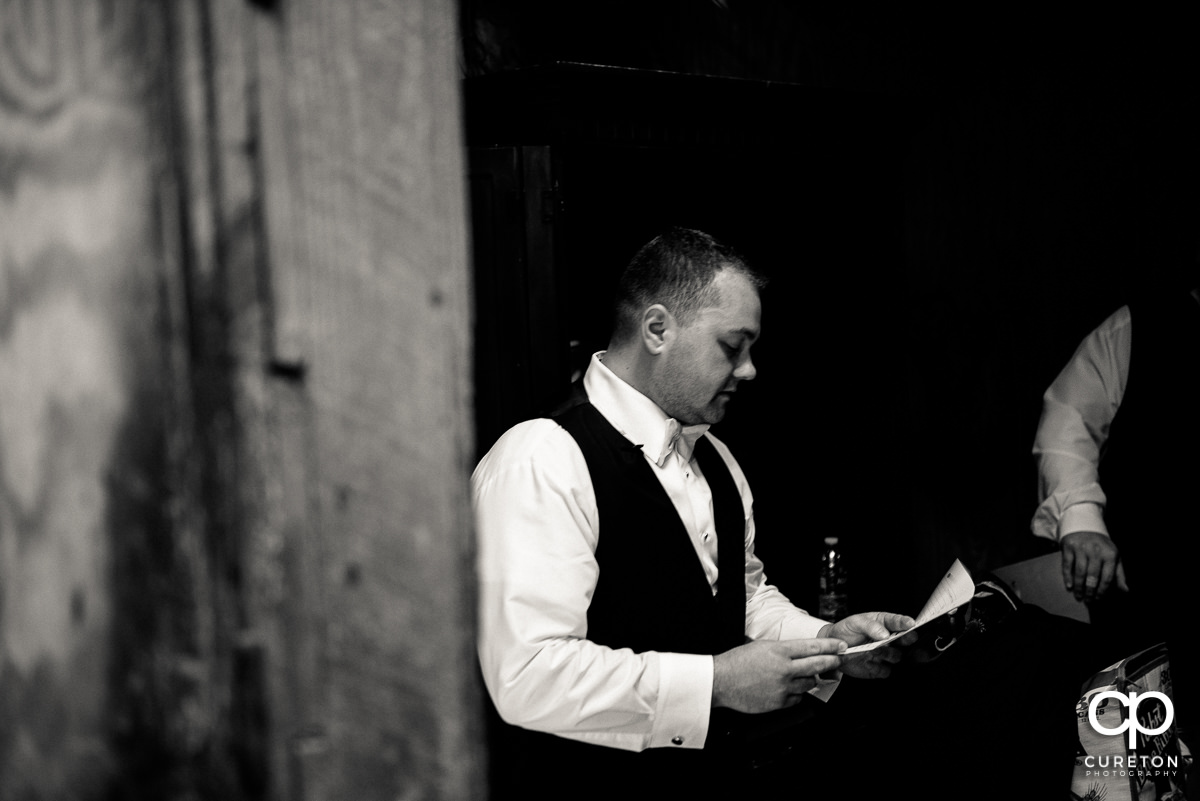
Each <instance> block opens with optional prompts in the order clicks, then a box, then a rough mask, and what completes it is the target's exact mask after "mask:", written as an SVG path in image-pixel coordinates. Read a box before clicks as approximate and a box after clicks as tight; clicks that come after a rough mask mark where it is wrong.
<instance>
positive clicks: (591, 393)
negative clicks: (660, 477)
mask: <svg viewBox="0 0 1200 801" xmlns="http://www.w3.org/2000/svg"><path fill="white" fill-rule="evenodd" d="M603 355H604V351H598V352H597V353H594V354H592V359H591V361H590V362H589V364H588V369H587V373H586V374H584V377H583V388H584V390H585V391H586V392H587V396H588V400H589V401H590V402H591V404H592V405H593V406H595V407H596V409H597V411H599V412H600V414H602V415H604V417H605V419H607V420H608V422H610V423H612V425H613V426H614V427H615V428H616V429H617V430H618V431H620V432H621V434H622V436H624V437H625V438H626V439H628V440H629V441H630V442H632V443H634V444H635V445H637V446H638V447H640V448H641V449H642V451H643V452H644V453H645V454H646V456H647V457H648V458H649V459H650V460H651V461H653V462H654V463H655V464H656V465H658V466H659V467H662V466H663V464H664V463H665V462H666V460H667V457H668V456H669V455H670V453H671V450H672V449H674V448H676V447H677V449H678V450H679V454H680V456H682V457H683V459H684V461H690V460H691V457H692V448H693V447H694V446H695V443H696V440H698V439H699V438H700V437H702V436H703V435H704V432H706V431H708V428H709V426H708V424H707V423H701V424H699V425H694V426H682V425H680V423H679V422H678V421H676V420H675V419H674V418H671V417H667V414H666V412H664V411H663V410H662V409H660V408H659V407H658V404H656V403H655V402H654V401H652V400H650V399H649V398H648V397H646V396H645V395H643V394H642V393H641V392H639V391H638V390H636V389H634V388H633V387H631V386H630V385H629V384H627V383H625V381H624V380H622V379H621V378H620V377H619V376H618V375H617V374H616V373H614V372H613V371H612V370H610V369H608V367H607V366H606V365H605V364H604V362H603V361H601V357H602V356H603Z"/></svg>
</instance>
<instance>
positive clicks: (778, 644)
mask: <svg viewBox="0 0 1200 801" xmlns="http://www.w3.org/2000/svg"><path fill="white" fill-rule="evenodd" d="M845 650H846V643H844V642H842V641H841V640H833V639H814V640H758V641H755V642H750V643H746V644H745V645H741V646H738V647H737V648H732V649H730V650H728V651H726V652H724V653H721V654H717V655H716V656H714V657H713V706H722V707H729V708H730V709H735V710H737V711H738V712H748V713H751V714H757V713H759V712H772V711H774V710H776V709H783V708H784V707H788V706H794V705H796V704H798V703H800V699H802V698H803V697H804V694H805V693H807V692H808V691H809V690H811V689H812V688H813V687H816V686H817V680H816V676H817V674H818V673H828V672H832V671H835V670H837V668H838V666H839V665H841V662H842V658H841V656H840V654H841V653H842V651H845Z"/></svg>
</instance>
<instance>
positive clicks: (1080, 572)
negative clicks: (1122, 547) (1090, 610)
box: [1061, 531, 1129, 603]
mask: <svg viewBox="0 0 1200 801" xmlns="http://www.w3.org/2000/svg"><path fill="white" fill-rule="evenodd" d="M1061 545H1062V573H1063V584H1065V585H1066V588H1067V590H1068V591H1070V592H1072V593H1074V594H1075V599H1076V600H1078V601H1083V602H1085V603H1086V602H1087V601H1091V600H1093V599H1095V598H1099V597H1100V596H1102V595H1104V593H1106V592H1108V588H1109V586H1111V585H1112V582H1113V579H1116V582H1117V588H1118V589H1120V590H1128V589H1129V587H1128V586H1126V584H1125V567H1124V566H1123V565H1122V564H1121V554H1120V551H1119V550H1118V549H1117V546H1116V544H1115V543H1113V541H1112V539H1111V538H1110V537H1109V536H1108V535H1107V534H1101V533H1100V532H1098V531H1073V532H1071V533H1070V534H1067V535H1066V536H1065V537H1063V538H1062V540H1061Z"/></svg>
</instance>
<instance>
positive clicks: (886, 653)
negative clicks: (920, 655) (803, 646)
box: [820, 612, 917, 679]
mask: <svg viewBox="0 0 1200 801" xmlns="http://www.w3.org/2000/svg"><path fill="white" fill-rule="evenodd" d="M915 625H917V621H915V620H913V619H912V618H911V617H909V616H908V615H894V614H891V613H889V612H862V613H860V614H857V615H850V616H849V617H844V618H842V619H841V620H839V621H838V622H836V623H830V624H828V625H826V626H825V627H824V628H823V629H821V631H820V636H822V637H833V638H835V639H838V640H842V641H843V642H845V643H846V644H847V645H862V644H863V643H867V642H876V641H878V640H886V639H887V638H888V637H890V636H892V635H893V634H895V633H896V632H898V631H907V630H908V629H911V628H912V627H913V626H915ZM916 639H917V633H916V632H915V631H914V632H911V633H909V634H906V635H904V636H903V637H900V638H899V639H897V640H894V641H893V643H894V644H888V645H881V646H879V647H878V648H873V649H871V650H870V651H863V652H862V653H858V654H852V655H850V656H846V657H842V671H843V672H844V673H846V674H847V675H849V676H854V677H855V678H859V679H882V678H885V677H886V676H888V675H889V674H890V673H891V672H892V665H894V664H896V663H897V662H899V661H900V657H901V656H902V654H901V652H900V648H898V647H896V646H905V645H911V644H912V643H914V642H916Z"/></svg>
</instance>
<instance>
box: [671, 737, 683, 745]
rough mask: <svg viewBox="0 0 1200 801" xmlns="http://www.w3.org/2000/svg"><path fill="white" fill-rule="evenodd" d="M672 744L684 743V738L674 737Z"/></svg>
mask: <svg viewBox="0 0 1200 801" xmlns="http://www.w3.org/2000/svg"><path fill="white" fill-rule="evenodd" d="M671 744H672V745H683V738H682V737H672V738H671Z"/></svg>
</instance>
